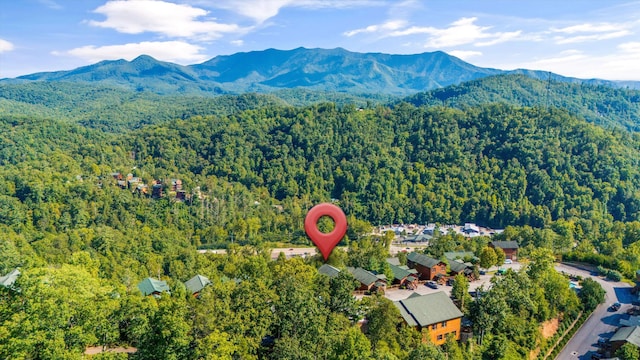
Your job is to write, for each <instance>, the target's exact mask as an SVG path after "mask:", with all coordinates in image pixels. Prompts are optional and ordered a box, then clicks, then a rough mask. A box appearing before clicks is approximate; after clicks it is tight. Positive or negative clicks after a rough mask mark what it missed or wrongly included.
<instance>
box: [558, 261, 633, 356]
mask: <svg viewBox="0 0 640 360" xmlns="http://www.w3.org/2000/svg"><path fill="white" fill-rule="evenodd" d="M556 270H558V271H564V272H565V273H568V274H572V275H580V276H582V277H587V276H591V273H590V272H589V271H586V270H582V269H577V268H575V267H571V266H568V265H564V264H561V265H557V266H556ZM591 278H592V279H594V280H596V281H597V282H599V283H600V285H602V288H603V289H604V290H605V291H606V292H607V293H606V296H605V302H604V303H603V304H600V305H599V306H598V307H597V308H596V310H595V311H594V312H593V314H592V315H591V317H590V318H589V319H588V320H587V321H586V322H585V323H584V324H583V325H582V327H581V328H580V330H578V332H576V334H575V335H574V336H573V338H571V340H569V342H568V343H567V345H566V346H565V347H564V349H563V350H562V351H561V352H560V353H559V354H558V356H557V357H556V359H561V360H565V359H568V360H571V359H580V360H589V359H591V355H592V354H593V353H595V352H597V351H598V348H597V347H596V343H597V341H598V338H600V337H603V338H606V339H608V338H610V337H611V336H613V334H614V333H615V331H616V329H617V328H618V326H619V324H620V319H621V318H622V317H623V316H626V315H624V314H625V312H626V310H627V309H629V308H630V307H632V305H631V300H632V296H631V292H630V290H631V286H630V285H629V284H627V283H623V282H613V281H606V280H604V279H601V278H600V277H598V276H591ZM616 301H617V302H619V303H621V304H622V307H621V308H620V310H618V311H617V312H609V311H608V308H609V306H610V305H611V304H612V303H614V302H616Z"/></svg>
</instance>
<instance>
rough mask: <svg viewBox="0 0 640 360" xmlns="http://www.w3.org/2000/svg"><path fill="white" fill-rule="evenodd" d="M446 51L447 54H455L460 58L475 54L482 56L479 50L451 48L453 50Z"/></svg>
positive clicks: (464, 58) (465, 58) (463, 58)
mask: <svg viewBox="0 0 640 360" xmlns="http://www.w3.org/2000/svg"><path fill="white" fill-rule="evenodd" d="M448 53H449V55H452V56H455V57H457V58H460V59H462V60H467V59H469V58H472V57H476V56H482V53H481V52H480V51H471V50H453V51H448Z"/></svg>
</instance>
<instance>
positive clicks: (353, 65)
mask: <svg viewBox="0 0 640 360" xmlns="http://www.w3.org/2000/svg"><path fill="white" fill-rule="evenodd" d="M506 73H524V74H526V75H527V76H530V77H536V78H543V79H546V78H548V77H549V76H552V77H553V78H554V79H555V80H558V81H565V82H580V83H582V82H584V83H591V84H604V85H608V86H614V87H615V86H619V85H618V83H617V82H613V81H607V80H598V79H591V80H581V79H575V78H569V77H563V76H560V75H556V74H549V73H548V72H542V71H535V70H520V69H519V70H512V71H504V70H498V69H491V68H482V67H478V66H474V65H472V64H470V63H467V62H465V61H462V60H460V59H459V58H456V57H454V56H451V55H448V54H446V53H444V52H441V51H436V52H432V53H422V54H414V55H390V54H382V53H357V52H350V51H347V50H344V49H341V48H337V49H305V48H297V49H293V50H276V49H267V50H263V51H252V52H247V53H236V54H232V55H225V56H217V57H215V58H213V59H211V60H209V61H206V62H204V63H201V64H195V65H189V66H182V65H177V64H172V63H168V62H163V61H158V60H156V59H153V58H152V57H150V56H146V55H142V56H140V57H138V58H136V59H134V60H132V61H125V60H115V61H102V62H99V63H96V64H93V65H88V66H84V67H80V68H77V69H74V70H69V71H56V72H45V73H36V74H30V75H25V76H20V77H18V78H16V79H3V80H0V84H1V83H5V84H6V83H15V82H31V81H47V82H60V81H64V82H79V83H94V84H95V83H98V84H102V85H108V86H121V87H125V88H127V89H129V90H133V91H150V92H154V93H158V94H164V95H176V94H179V95H203V96H216V95H220V94H224V93H235V94H240V93H245V92H273V91H277V90H282V89H292V88H304V89H307V90H314V91H325V92H326V91H336V92H341V93H349V94H363V93H368V94H385V95H409V94H412V93H416V92H420V91H427V90H431V89H436V88H441V87H445V86H448V85H452V84H460V83H462V82H465V81H469V80H474V79H478V78H482V77H486V76H491V75H498V74H506ZM624 85H625V86H634V85H638V86H636V87H640V83H637V82H625V83H624Z"/></svg>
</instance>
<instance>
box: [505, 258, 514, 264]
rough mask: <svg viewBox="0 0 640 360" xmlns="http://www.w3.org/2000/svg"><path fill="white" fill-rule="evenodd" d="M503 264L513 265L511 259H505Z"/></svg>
mask: <svg viewBox="0 0 640 360" xmlns="http://www.w3.org/2000/svg"><path fill="white" fill-rule="evenodd" d="M504 263H505V264H513V260H511V259H506V260H505V261H504Z"/></svg>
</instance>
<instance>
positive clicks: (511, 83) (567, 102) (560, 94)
mask: <svg viewBox="0 0 640 360" xmlns="http://www.w3.org/2000/svg"><path fill="white" fill-rule="evenodd" d="M549 76H551V74H549ZM405 101H407V102H410V103H412V104H414V105H416V106H421V105H445V106H452V107H462V108H466V107H469V106H477V105H480V104H487V103H506V104H511V105H516V106H540V107H545V108H548V107H555V108H560V109H566V110H567V111H569V112H571V113H572V114H575V115H577V116H579V117H581V118H584V119H586V120H587V121H589V122H592V123H594V124H598V125H604V126H607V127H624V128H626V129H628V130H632V131H639V130H640V91H638V90H629V89H624V88H615V87H611V86H605V85H598V84H591V83H589V82H588V81H585V82H583V83H581V84H578V83H575V82H573V83H572V82H568V81H562V80H557V79H555V78H552V79H547V80H546V81H545V80H536V79H534V78H532V77H529V76H527V75H516V74H512V75H498V76H491V77H487V78H483V79H479V80H473V81H469V82H465V83H462V84H459V85H452V86H448V87H445V88H441V89H435V90H431V91H428V92H424V93H418V94H416V95H412V96H409V97H407V98H406V99H405Z"/></svg>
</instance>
